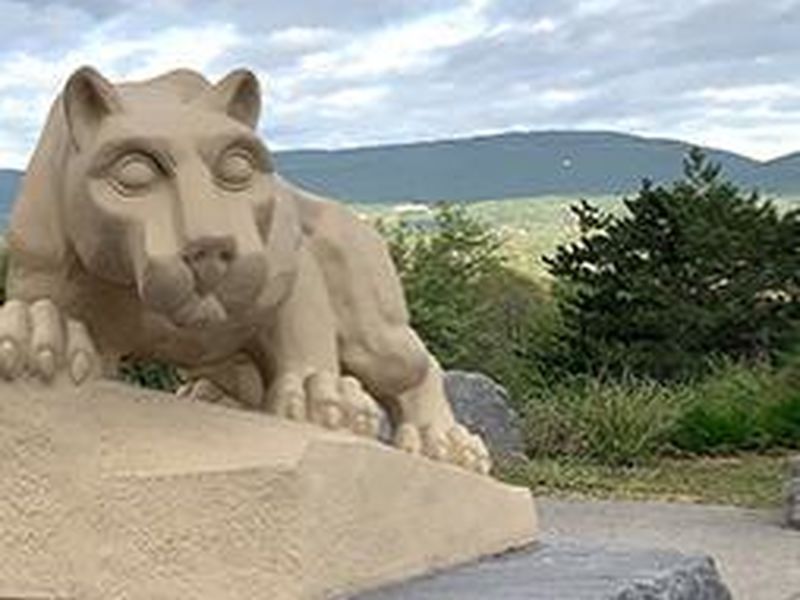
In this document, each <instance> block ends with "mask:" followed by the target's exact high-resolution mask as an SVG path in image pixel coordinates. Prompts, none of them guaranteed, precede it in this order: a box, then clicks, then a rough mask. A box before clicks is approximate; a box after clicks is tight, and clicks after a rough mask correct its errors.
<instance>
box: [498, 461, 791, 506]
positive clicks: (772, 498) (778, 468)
mask: <svg viewBox="0 0 800 600" xmlns="http://www.w3.org/2000/svg"><path fill="white" fill-rule="evenodd" d="M786 463H787V459H786V457H785V456H780V455H777V456H769V455H751V454H744V455H741V456H734V457H725V458H693V459H661V460H659V461H657V462H654V463H652V464H649V465H640V466H636V467H626V468H614V467H609V466H605V465H597V464H593V463H588V462H583V461H571V460H569V459H564V458H560V459H536V460H531V461H528V462H526V463H522V462H517V463H509V464H505V465H500V466H498V469H497V475H498V476H499V477H500V479H502V480H504V481H507V482H508V483H513V484H515V485H523V486H526V487H529V488H530V489H531V491H532V492H533V493H534V495H538V496H550V497H557V498H584V499H609V500H662V501H669V502H690V503H701V504H724V505H732V506H741V507H747V508H775V507H778V506H780V505H781V503H782V501H783V485H784V483H785V481H786V469H787V464H786Z"/></svg>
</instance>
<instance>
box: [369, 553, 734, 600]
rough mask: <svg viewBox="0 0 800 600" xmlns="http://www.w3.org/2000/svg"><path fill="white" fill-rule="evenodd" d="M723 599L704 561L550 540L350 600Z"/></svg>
mask: <svg viewBox="0 0 800 600" xmlns="http://www.w3.org/2000/svg"><path fill="white" fill-rule="evenodd" d="M490 599H491V600H495V599H496V600H731V595H730V592H729V591H728V588H727V587H726V585H725V584H724V583H723V582H722V580H721V579H720V576H719V573H718V572H717V569H716V567H715V565H714V562H713V561H712V559H710V558H708V557H705V556H687V555H683V554H679V553H677V552H673V551H666V550H640V549H637V550H633V549H619V548H616V549H615V548H609V547H602V546H587V545H583V544H580V543H577V542H574V541H568V540H551V541H548V542H546V543H543V544H539V545H537V546H534V547H532V548H529V549H526V550H523V551H519V552H514V553H509V554H506V555H503V556H499V557H495V558H491V559H488V560H485V561H482V562H479V563H475V564H471V565H466V566H463V567H459V568H456V569H453V570H450V571H446V572H442V573H438V574H435V575H432V576H429V577H425V578H420V579H417V580H413V581H411V582H407V583H403V584H398V585H395V586H391V587H388V588H384V589H381V590H376V591H372V592H367V593H365V594H361V595H359V596H357V598H356V599H355V600H490Z"/></svg>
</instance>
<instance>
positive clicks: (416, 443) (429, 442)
mask: <svg viewBox="0 0 800 600" xmlns="http://www.w3.org/2000/svg"><path fill="white" fill-rule="evenodd" d="M351 333H352V332H351ZM358 333H359V335H351V337H349V338H348V339H347V340H346V341H345V343H344V344H343V349H342V353H343V357H344V361H345V364H346V365H348V369H349V370H351V371H352V372H353V373H355V374H356V375H357V376H358V377H359V378H360V379H361V380H362V381H364V383H365V385H367V387H368V389H369V390H370V391H371V392H373V393H374V394H375V395H376V397H378V398H380V399H381V401H382V402H383V404H384V406H386V408H387V410H388V411H389V414H390V416H391V418H392V422H393V425H394V444H395V446H397V447H398V448H400V449H402V450H405V451H407V452H411V453H422V454H424V455H426V456H428V457H429V458H432V459H434V460H440V461H444V462H450V463H454V464H457V465H459V466H462V467H464V468H467V469H470V470H473V471H477V472H479V473H488V472H489V470H490V468H491V460H490V458H489V453H488V451H487V449H486V446H485V445H484V443H483V440H481V438H480V437H479V436H477V435H474V434H471V433H469V432H468V431H467V429H466V428H465V427H464V426H463V425H460V424H458V423H457V422H456V420H455V417H454V416H453V411H452V409H451V407H450V403H449V401H448V400H447V397H446V395H445V391H444V381H443V377H442V370H441V368H440V366H439V363H438V362H437V361H436V359H435V358H434V357H433V356H432V355H431V354H430V353H429V352H428V351H427V349H426V348H425V346H424V344H423V343H422V341H421V340H420V339H419V337H418V336H417V334H416V333H415V332H414V331H413V330H412V329H411V328H410V327H408V326H407V325H404V324H399V323H398V324H394V325H390V324H388V323H386V322H383V323H381V326H379V327H375V328H359V329H358Z"/></svg>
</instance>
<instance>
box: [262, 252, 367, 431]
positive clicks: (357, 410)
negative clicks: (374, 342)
mask: <svg viewBox="0 0 800 600" xmlns="http://www.w3.org/2000/svg"><path fill="white" fill-rule="evenodd" d="M300 253H301V254H300V260H299V264H298V272H297V279H296V281H295V283H294V286H293V288H292V291H291V293H290V295H289V297H288V298H286V300H285V301H284V302H283V303H282V304H281V306H280V307H279V308H278V310H277V312H276V314H275V318H274V319H273V321H272V323H271V325H270V326H269V327H267V328H265V330H264V331H263V332H262V334H261V335H260V336H259V351H260V352H263V355H264V356H265V363H266V364H265V367H266V368H265V369H264V372H266V373H269V375H268V376H267V378H268V381H267V386H266V387H267V393H266V398H265V408H266V410H267V411H268V412H270V413H272V414H275V415H278V416H282V417H287V418H290V419H294V420H305V421H310V422H313V423H316V424H318V425H321V426H323V427H327V428H329V429H341V428H347V429H350V430H352V431H353V432H355V433H357V434H359V435H364V436H367V437H376V436H377V435H378V429H379V423H380V414H381V413H380V410H379V408H378V406H377V404H376V403H375V401H374V400H373V399H372V398H371V397H370V396H369V394H367V393H366V392H365V391H364V389H363V387H362V386H361V384H360V382H359V381H358V380H356V379H355V378H353V377H349V376H347V375H342V373H341V371H340V360H339V354H338V350H337V340H336V331H337V328H336V320H335V316H334V313H333V310H332V308H331V304H330V298H329V296H328V292H327V289H326V287H325V282H324V280H323V279H322V277H321V274H320V271H319V267H318V266H317V264H316V261H315V260H314V257H313V256H312V255H311V254H310V253H308V252H307V251H305V249H303V248H301V250H300Z"/></svg>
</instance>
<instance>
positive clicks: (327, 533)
mask: <svg viewBox="0 0 800 600" xmlns="http://www.w3.org/2000/svg"><path fill="white" fill-rule="evenodd" d="M0 398H1V399H2V401H0V557H2V560H0V598H2V597H11V598H53V599H55V598H74V599H75V600H111V599H117V598H125V599H126V600H154V599H157V598H162V599H170V600H171V599H178V598H180V599H181V600H195V599H196V600H209V599H213V600H253V599H255V598H269V599H270V600H296V599H306V598H308V599H315V598H325V597H328V596H329V595H331V594H332V593H334V592H336V593H339V592H344V593H347V592H350V591H353V590H357V589H365V588H366V587H373V586H375V585H380V584H381V583H382V582H383V583H387V582H391V581H397V580H402V579H404V578H406V577H408V576H412V575H415V574H420V573H423V572H426V571H429V570H430V569H436V568H444V567H447V566H452V565H454V564H458V563H461V562H464V561H469V560H474V559H475V558H477V557H479V556H485V555H487V554H493V553H496V552H499V551H502V550H504V549H507V548H513V547H520V546H523V545H525V544H528V543H530V542H531V541H532V540H533V539H534V537H535V531H536V516H535V512H534V508H533V502H532V500H531V497H530V493H529V492H528V491H527V490H525V489H521V488H512V487H510V486H507V485H504V484H501V483H499V482H497V481H494V480H492V479H490V478H488V477H485V476H480V475H477V474H475V473H470V472H468V471H465V470H464V469H459V468H456V467H454V466H451V465H446V464H441V463H436V462H434V461H431V460H428V459H423V458H420V457H416V456H412V455H409V454H406V453H404V452H401V451H399V450H396V449H394V448H391V447H388V446H385V445H383V444H380V443H378V442H376V441H374V440H369V439H365V438H360V437H356V436H354V435H351V434H347V433H340V432H332V431H327V430H324V429H322V428H319V427H314V426H311V425H308V424H304V423H295V422H291V421H287V420H284V419H279V418H276V417H273V416H269V415H264V414H260V413H254V412H246V411H242V410H231V409H228V408H225V407H221V406H214V405H210V404H206V403H198V402H191V401H187V400H184V399H181V398H177V397H174V396H169V395H166V394H161V393H155V392H150V391H146V390H141V389H135V388H131V387H128V386H124V385H121V384H117V383H112V382H97V383H92V384H89V385H87V386H83V387H81V388H78V389H75V388H72V387H70V386H56V387H44V386H42V385H41V384H37V383H34V382H20V383H15V384H13V385H12V384H0ZM487 514H491V515H492V518H491V519H486V515H487ZM6 592H7V593H6Z"/></svg>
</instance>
